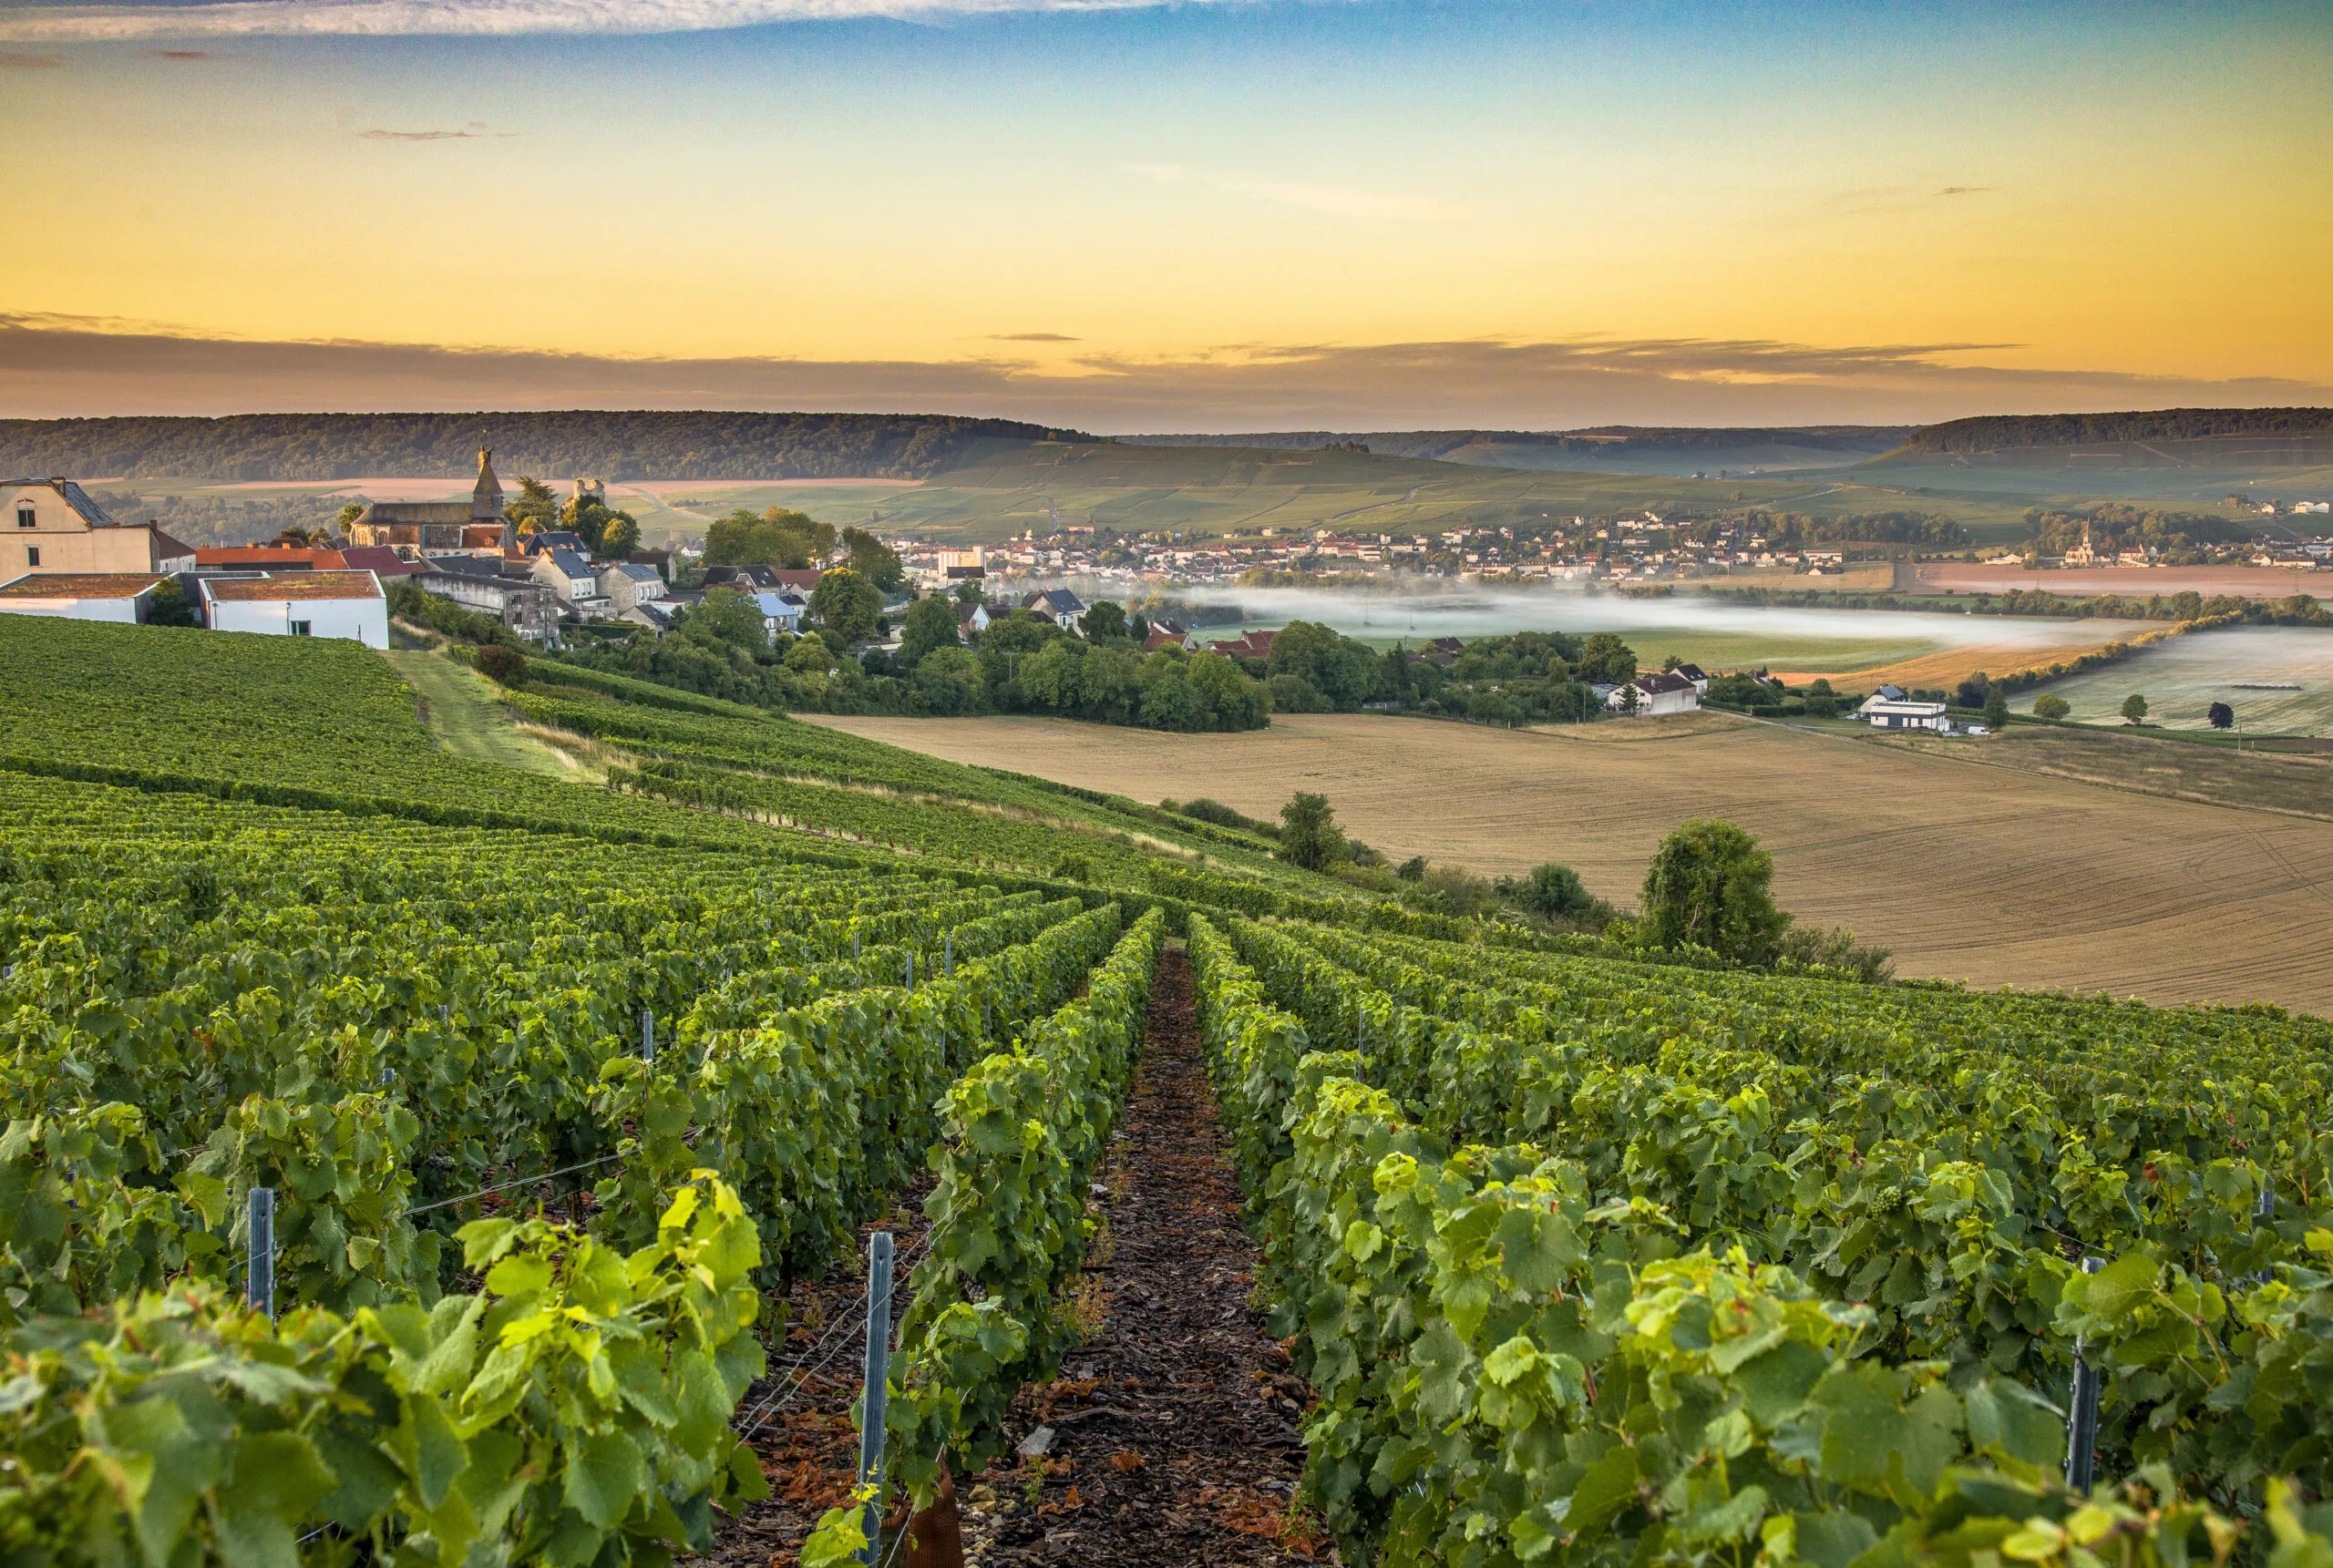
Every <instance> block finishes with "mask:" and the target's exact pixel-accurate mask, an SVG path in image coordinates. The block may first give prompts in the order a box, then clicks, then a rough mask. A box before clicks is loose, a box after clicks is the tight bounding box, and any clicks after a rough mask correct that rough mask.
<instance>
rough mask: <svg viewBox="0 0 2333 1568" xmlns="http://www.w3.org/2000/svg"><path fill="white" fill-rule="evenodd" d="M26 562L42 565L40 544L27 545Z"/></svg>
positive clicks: (27, 564) (28, 564) (27, 563)
mask: <svg viewBox="0 0 2333 1568" xmlns="http://www.w3.org/2000/svg"><path fill="white" fill-rule="evenodd" d="M25 564H26V566H38V565H40V547H39V546H38V545H26V547H25Z"/></svg>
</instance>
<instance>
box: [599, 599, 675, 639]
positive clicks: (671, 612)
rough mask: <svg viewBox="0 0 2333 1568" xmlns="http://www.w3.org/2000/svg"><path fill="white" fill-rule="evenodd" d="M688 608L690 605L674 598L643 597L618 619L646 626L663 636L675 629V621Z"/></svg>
mask: <svg viewBox="0 0 2333 1568" xmlns="http://www.w3.org/2000/svg"><path fill="white" fill-rule="evenodd" d="M687 608H688V606H686V605H684V604H681V603H679V602H677V601H676V600H669V599H643V600H637V601H636V602H634V603H633V605H632V608H631V609H630V610H625V611H624V612H623V613H622V614H621V615H619V616H617V617H616V619H617V620H629V621H630V622H632V624H633V625H634V626H644V627H646V628H648V630H651V631H653V632H654V633H656V635H657V636H659V637H662V636H663V635H664V633H666V632H667V631H670V630H673V622H674V621H675V620H679V619H680V614H681V611H682V610H686V609H687Z"/></svg>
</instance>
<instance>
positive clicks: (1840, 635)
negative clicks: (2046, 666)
mask: <svg viewBox="0 0 2333 1568" xmlns="http://www.w3.org/2000/svg"><path fill="white" fill-rule="evenodd" d="M1175 596H1176V597H1177V598H1178V599H1181V600H1187V601H1189V602H1192V603H1197V604H1210V605H1236V606H1238V609H1239V610H1240V611H1241V612H1242V623H1243V624H1246V625H1251V626H1259V627H1266V626H1284V625H1286V624H1287V623H1288V622H1290V621H1291V620H1311V621H1318V622H1320V623H1321V624H1323V625H1326V626H1332V627H1334V628H1336V629H1337V630H1339V631H1341V632H1344V633H1346V634H1347V635H1348V636H1359V637H1372V638H1389V637H1412V636H1414V637H1418V638H1431V637H1461V638H1473V637H1492V636H1498V635H1501V634H1504V633H1506V632H1514V631H1624V630H1631V629H1634V628H1639V627H1646V626H1659V627H1661V628H1663V629H1674V630H1689V631H1709V632H1730V633H1749V634H1752V635H1756V636H1761V637H1772V638H1775V639H1807V640H1823V641H1830V640H1835V639H1845V640H1858V639H1872V640H1882V641H1891V642H1900V641H1917V642H1926V643H1932V644H1936V645H1939V646H1945V647H1954V648H1962V647H1977V646H1984V647H1989V648H2020V649H2046V648H2059V647H2064V646H2066V645H2067V644H2069V643H2077V642H2095V641H2099V632H2100V629H2101V627H2102V624H2103V623H2102V622H2099V621H2095V620H2020V619H2017V618H2013V617H2009V616H1999V615H1988V616H1981V617H1979V616H1969V615H1956V614H1940V613H1934V612H1927V611H1919V610H1769V609H1765V608H1763V607H1761V606H1757V605H1744V604H1730V603H1726V602H1723V601H1721V600H1711V599H1704V598H1701V597H1698V596H1694V595H1687V594H1674V595H1664V596H1661V597H1658V598H1650V599H1630V598H1628V597H1626V596H1624V595H1620V594H1613V593H1599V592H1594V591H1591V590H1588V589H1580V588H1567V587H1554V586H1550V587H1547V588H1535V589H1493V588H1470V589H1465V590H1463V591H1459V592H1444V593H1433V592H1429V593H1416V594H1393V593H1372V592H1367V591H1362V590H1357V589H1307V588H1238V587H1235V586H1229V585H1222V584H1214V583H1192V584H1185V585H1182V586H1179V587H1177V589H1175Z"/></svg>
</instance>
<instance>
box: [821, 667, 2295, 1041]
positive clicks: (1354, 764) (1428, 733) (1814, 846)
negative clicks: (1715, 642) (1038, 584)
mask: <svg viewBox="0 0 2333 1568" xmlns="http://www.w3.org/2000/svg"><path fill="white" fill-rule="evenodd" d="M821 722H823V723H832V724H835V725H837V726H838V727H839V728H844V729H848V730H849V731H851V732H852V733H857V734H863V735H872V736H874V737H876V738H878V739H879V740H885V741H889V742H892V743H895V744H898V745H903V746H908V747H911V748H913V749H915V750H918V751H923V752H928V753H932V754H933V755H936V756H942V757H949V758H953V759H955V760H958V761H961V762H968V763H980V764H989V765H991V766H996V767H1005V768H1012V769H1016V770H1019V771H1022V772H1025V773H1033V774H1043V776H1045V777H1047V778H1052V779H1057V780H1060V781H1062V782H1064V783H1067V784H1082V785H1084V786H1087V787H1089V788H1095V789H1107V790H1115V791H1119V792H1121V793H1123V794H1128V795H1132V796H1135V797H1136V798H1137V799H1140V800H1144V801H1156V800H1158V799H1160V798H1161V797H1162V796H1173V797H1177V798H1187V797H1189V796H1192V795H1210V796H1213V797H1214V798H1216V799H1218V800H1220V801H1222V802H1224V803H1225V804H1228V805H1232V806H1236V807H1237V808H1238V809H1239V810H1241V811H1244V812H1249V813H1252V814H1255V815H1266V816H1268V815H1272V814H1273V813H1274V812H1275V811H1277V809H1278V808H1279V806H1280V804H1281V803H1282V802H1284V801H1286V800H1287V799H1288V797H1289V795H1290V794H1292V793H1294V792H1295V791H1297V790H1300V789H1301V790H1314V791H1318V792H1319V793H1321V794H1326V795H1327V796H1328V797H1329V799H1330V800H1331V803H1333V804H1335V806H1336V808H1337V815H1338V818H1339V820H1340V821H1341V822H1343V823H1344V824H1345V825H1347V826H1348V827H1349V828H1350V829H1351V831H1352V832H1353V834H1354V835H1357V836H1358V837H1360V838H1362V840H1364V841H1365V842H1367V843H1369V844H1370V845H1373V846H1375V847H1376V848H1378V849H1380V850H1382V851H1383V852H1384V853H1385V854H1387V855H1388V856H1393V858H1395V859H1397V860H1398V859H1402V858H1404V857H1406V856H1412V855H1424V856H1428V857H1430V858H1432V859H1435V860H1441V861H1447V862H1451V863H1454V864H1457V865H1463V866H1471V867H1473V868H1474V869H1475V870H1477V871H1484V872H1508V873H1513V872H1520V871H1524V870H1526V869H1528V868H1529V867H1530V866H1534V865H1536V864H1538V863H1539V862H1541V861H1544V860H1561V861H1566V862H1568V863H1569V864H1571V865H1573V866H1577V867H1578V869H1579V872H1580V875H1581V876H1583V877H1585V878H1586V880H1587V882H1588V886H1589V888H1590V889H1591V890H1593V891H1595V892H1596V893H1598V894H1600V895H1602V896H1604V897H1608V898H1611V899H1612V900H1614V901H1615V902H1616V903H1620V904H1623V905H1629V904H1633V902H1634V900H1635V893H1636V889H1637V886H1638V884H1639V882H1640V881H1641V879H1642V877H1643V875H1644V868H1645V864H1646V862H1647V861H1648V860H1649V859H1650V857H1651V855H1652V851H1653V847H1654V845H1656V844H1658V843H1659V842H1660V836H1661V835H1663V834H1664V833H1666V832H1668V831H1669V830H1670V828H1671V827H1673V826H1675V825H1677V824H1678V823H1680V822H1682V821H1684V820H1685V819H1687V818H1689V817H1694V816H1723V817H1728V818H1731V819H1732V820H1733V821H1735V822H1738V823H1741V824H1742V825H1743V826H1745V827H1748V828H1750V829H1751V830H1752V832H1754V833H1756V834H1757V835H1759V836H1760V837H1761V838H1762V839H1763V841H1764V843H1765V845H1766V846H1767V847H1768V848H1769V849H1771V850H1773V855H1774V861H1775V866H1776V874H1775V887H1776V892H1777V895H1778V897H1780V899H1781V900H1782V902H1783V905H1784V906H1785V907H1788V908H1790V909H1791V910H1793V912H1795V913H1796V914H1797V915H1798V916H1799V917H1801V918H1803V919H1808V920H1814V921H1818V922H1821V923H1823V924H1825V925H1832V924H1845V925H1849V926H1852V927H1855V930H1856V931H1857V932H1858V933H1860V934H1861V935H1862V937H1863V938H1865V940H1866V941H1872V942H1876V943H1878V944H1879V945H1881V946H1883V947H1886V948H1893V949H1894V950H1895V952H1896V964H1897V968H1898V969H1899V971H1900V972H1902V973H1904V974H1906V975H1927V976H1943V977H1947V978H1950V979H1964V980H1967V981H1968V982H1969V983H1970V984H1972V985H1978V986H2009V985H2014V986H2023V987H2028V988H2044V987H2063V988H2068V989H2078V990H2106V991H2112V992H2113V993H2114V994H2116V995H2118V996H2128V995H2136V996H2142V997H2145V998H2147V999H2150V1000H2153V1001H2161V1002H2171V1001H2227V1002H2240V1001H2274V1002H2280V1003H2283V1004H2285V1005H2286V1006H2288V1007H2294V1008H2299V1009H2305V1010H2307V1011H2311V1012H2320V1013H2323V1012H2333V823H2325V822H2316V821H2309V820H2306V819H2302V818H2298V817H2293V816H2286V815H2277V814H2274V813H2268V812H2255V811H2246V810H2241V809H2236V808H2233V807H2228V806H2220V805H2209V804H2197V803H2194V802H2189V801H2181V800H2168V799H2161V798H2156V797H2152V796H2148V795H2144V794H2131V793H2128V792H2126V791H2122V790H2115V789H2105V788H2100V787H2097V786H2094V785H2091V784H2081V783H2078V782H2075V781H2072V780H2067V779H2060V778H2052V777H2048V776H2044V775H2040V774H2032V773H2029V772H2024V771H2021V770H2018V769H2012V768H2005V767H1996V766H1986V765H1982V764H1978V763H1976V762H1974V761H1973V760H1971V761H1962V760H1958V758H1956V757H1955V756H1953V755H1952V754H1951V753H1948V752H1947V753H1941V754H1939V753H1925V752H1911V751H1906V750H1901V749H1897V748H1894V747H1888V746H1883V745H1876V744H1873V743H1869V742H1867V741H1865V740H1862V739H1857V738H1852V737H1833V736H1827V735H1817V734H1809V733H1804V732H1801V731H1796V730H1789V729H1784V728H1783V727H1781V726H1779V725H1771V724H1758V723H1749V722H1747V721H1737V720H1733V719H1730V718H1727V717H1725V716H1723V715H1720V714H1715V713H1701V714H1696V715H1692V716H1691V717H1687V718H1681V719H1676V720H1639V721H1633V722H1630V723H1625V724H1623V723H1608V724H1597V725H1592V726H1589V727H1588V728H1587V729H1585V730H1582V731H1578V732H1573V731H1568V730H1561V729H1558V730H1540V731H1519V732H1518V731H1504V730H1491V729H1484V728H1479V727H1476V726H1474V725H1468V724H1455V723H1438V722H1435V721H1433V720H1426V719H1393V718H1381V717H1376V716H1371V715H1309V716H1296V715H1290V716H1284V717H1280V718H1276V719H1274V720H1273V721H1272V725H1271V728H1269V729H1268V730H1263V731H1259V732H1256V733H1249V734H1240V735H1169V734H1159V733H1154V732H1149V731H1141V730H1125V729H1113V728H1108V727H1105V726H1102V725H1095V724H1081V723H1070V722H1068V721H1063V720H1048V719H946V720H943V719H864V718H850V719H826V720H823V721H821ZM1984 744H1985V743H1981V742H1970V743H1968V747H1969V754H1970V756H1971V758H1972V759H1973V758H1974V757H1976V756H1978V755H1981V754H1982V752H1983V747H1984Z"/></svg>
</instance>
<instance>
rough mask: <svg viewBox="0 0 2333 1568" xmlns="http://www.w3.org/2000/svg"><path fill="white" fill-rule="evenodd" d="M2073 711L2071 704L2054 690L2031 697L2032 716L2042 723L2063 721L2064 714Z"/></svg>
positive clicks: (2064, 718) (2059, 722)
mask: <svg viewBox="0 0 2333 1568" xmlns="http://www.w3.org/2000/svg"><path fill="white" fill-rule="evenodd" d="M2073 711H2074V710H2073V704H2071V702H2067V701H2066V700H2065V699H2064V698H2063V697H2061V696H2059V695H2058V694H2057V693H2056V692H2044V693H2042V694H2041V695H2040V696H2039V697H2036V698H2034V699H2033V716H2034V717H2035V718H2037V719H2039V720H2040V721H2041V722H2042V723H2048V724H2061V723H2065V720H2066V715H2067V714H2069V713H2071V712H2073Z"/></svg>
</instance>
